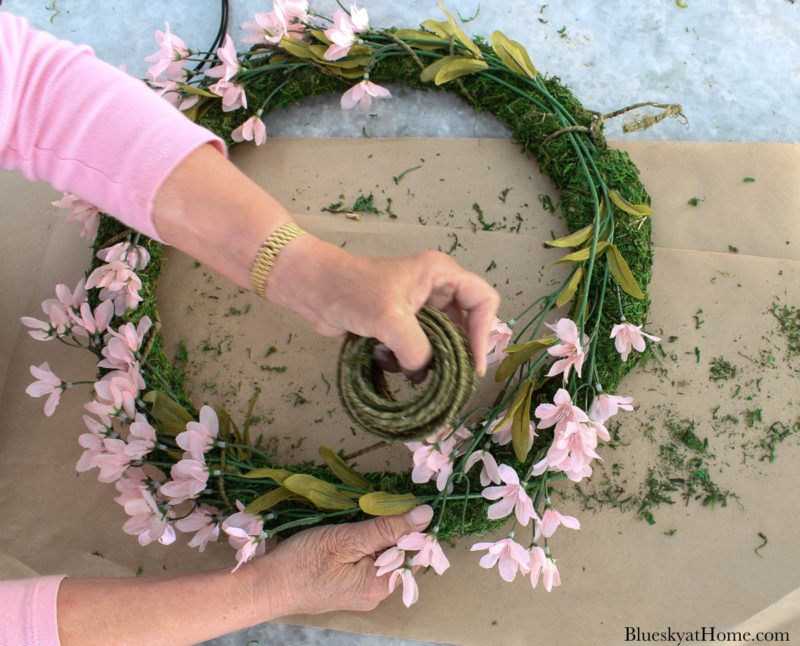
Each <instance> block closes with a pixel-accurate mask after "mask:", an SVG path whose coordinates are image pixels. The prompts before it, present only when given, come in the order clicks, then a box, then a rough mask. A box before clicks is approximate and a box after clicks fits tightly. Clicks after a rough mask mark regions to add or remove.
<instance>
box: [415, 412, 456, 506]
mask: <svg viewBox="0 0 800 646" xmlns="http://www.w3.org/2000/svg"><path fill="white" fill-rule="evenodd" d="M459 433H462V434H463V431H461V429H459V430H458V431H456V432H453V429H452V428H451V427H450V426H447V425H446V426H444V427H443V428H442V429H441V430H439V431H438V432H437V433H434V434H433V435H432V436H430V437H428V438H426V441H425V442H406V446H407V447H408V449H409V450H410V451H412V452H413V454H414V455H413V456H412V461H413V463H414V468H413V469H412V471H411V480H412V481H413V482H416V483H417V484H423V483H425V482H428V481H429V480H430V479H431V478H433V477H434V476H435V477H436V488H437V489H438V490H439V491H442V490H443V489H444V488H445V486H446V485H447V480H448V478H449V477H450V475H451V474H452V473H453V454H454V451H455V448H456V444H457V443H458V441H459V439H462V438H461V436H460V435H459Z"/></svg>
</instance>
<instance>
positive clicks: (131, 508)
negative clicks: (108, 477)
mask: <svg viewBox="0 0 800 646" xmlns="http://www.w3.org/2000/svg"><path fill="white" fill-rule="evenodd" d="M123 507H124V508H125V513H126V514H128V515H129V516H131V518H129V519H128V520H127V521H126V522H125V524H124V525H123V526H122V531H124V532H125V533H126V534H130V535H132V536H138V538H139V544H140V545H142V546H144V545H149V544H150V543H152V542H153V541H158V542H159V543H161V544H162V545H169V544H171V543H174V542H175V529H174V528H173V527H172V524H171V523H170V522H169V520H168V519H167V515H166V513H165V512H163V511H162V510H161V509H159V506H158V503H157V502H156V499H155V498H153V495H152V494H151V493H150V492H149V491H148V490H147V489H146V488H145V487H140V488H139V495H138V497H136V498H131V499H129V500H127V501H126V502H125V503H124V505H123Z"/></svg>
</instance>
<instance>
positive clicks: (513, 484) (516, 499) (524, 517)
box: [482, 464, 538, 527]
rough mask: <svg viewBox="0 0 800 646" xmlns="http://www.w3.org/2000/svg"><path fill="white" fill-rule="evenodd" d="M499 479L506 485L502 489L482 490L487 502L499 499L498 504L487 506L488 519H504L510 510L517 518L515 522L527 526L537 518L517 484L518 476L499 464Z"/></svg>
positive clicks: (531, 504)
mask: <svg viewBox="0 0 800 646" xmlns="http://www.w3.org/2000/svg"><path fill="white" fill-rule="evenodd" d="M498 471H499V473H500V478H501V479H502V481H503V482H505V483H506V486H504V487H502V486H501V487H487V488H486V489H484V490H483V494H482V495H483V497H484V498H486V499H488V500H497V499H498V498H501V500H500V502H496V503H494V504H493V505H490V506H489V509H488V510H487V513H488V516H489V518H491V519H492V520H497V519H498V518H505V517H506V516H508V515H509V514H510V513H511V512H512V510H513V511H514V513H515V514H516V516H517V520H518V521H519V522H520V523H521V524H522V525H523V527H524V526H526V525H527V524H528V522H529V521H530V519H531V518H538V516H537V515H536V510H534V508H533V501H532V500H531V498H530V496H529V495H528V494H527V493H526V491H525V489H524V488H523V486H522V485H521V484H520V483H519V475H517V472H516V471H514V469H512V468H511V467H510V466H508V465H507V464H501V465H500V466H499V467H498Z"/></svg>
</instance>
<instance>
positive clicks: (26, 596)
mask: <svg viewBox="0 0 800 646" xmlns="http://www.w3.org/2000/svg"><path fill="white" fill-rule="evenodd" d="M63 579H64V577H63V576H46V577H41V578H38V579H25V580H22V581H0V646H34V645H35V646H58V644H59V641H58V624H57V623H56V600H57V598H58V587H59V586H60V585H61V581H62V580H63Z"/></svg>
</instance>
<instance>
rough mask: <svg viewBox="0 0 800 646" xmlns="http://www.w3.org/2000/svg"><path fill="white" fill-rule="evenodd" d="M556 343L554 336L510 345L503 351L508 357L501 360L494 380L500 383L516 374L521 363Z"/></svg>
mask: <svg viewBox="0 0 800 646" xmlns="http://www.w3.org/2000/svg"><path fill="white" fill-rule="evenodd" d="M555 342H556V337H555V336H546V337H543V338H541V339H534V340H533V341H528V342H526V343H519V344H517V345H512V346H510V347H508V348H506V349H505V352H506V353H507V354H508V356H507V357H506V358H505V359H503V361H502V362H501V363H500V365H499V366H497V371H496V372H495V373H494V380H495V381H496V382H497V383H501V382H503V381H505V380H506V379H508V378H509V377H510V376H511V375H513V374H514V372H516V370H517V368H519V367H520V366H521V365H522V364H523V363H525V362H526V361H528V360H529V359H531V358H533V357H534V356H535V355H537V354H539V353H540V352H541V351H542V350H545V349H547V348H549V347H550V346H551V345H553V344H554V343H555Z"/></svg>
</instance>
